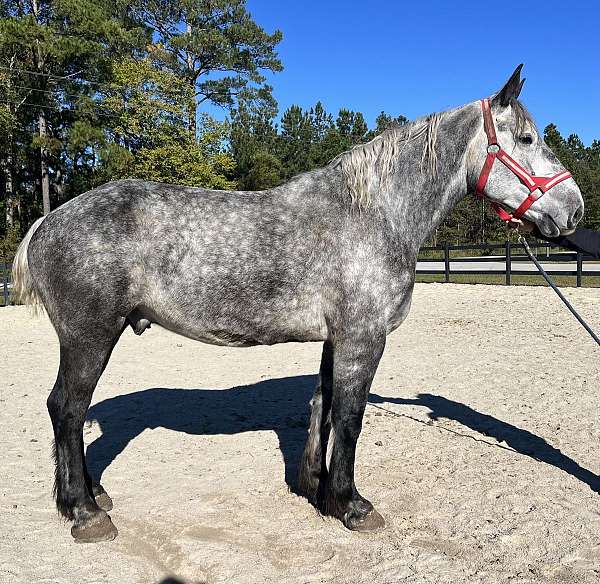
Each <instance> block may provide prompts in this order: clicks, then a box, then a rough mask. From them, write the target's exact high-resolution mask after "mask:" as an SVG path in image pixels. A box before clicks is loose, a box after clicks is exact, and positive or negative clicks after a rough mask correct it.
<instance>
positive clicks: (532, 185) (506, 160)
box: [475, 98, 571, 222]
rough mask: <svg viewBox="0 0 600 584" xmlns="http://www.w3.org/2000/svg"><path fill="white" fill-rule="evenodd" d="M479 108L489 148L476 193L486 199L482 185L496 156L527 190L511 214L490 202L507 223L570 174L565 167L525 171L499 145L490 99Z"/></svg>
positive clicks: (525, 210)
mask: <svg viewBox="0 0 600 584" xmlns="http://www.w3.org/2000/svg"><path fill="white" fill-rule="evenodd" d="M481 111H482V112H483V127H484V129H485V133H486V135H487V139H488V147H487V157H486V159H485V162H484V164H483V168H482V169H481V174H480V175H479V180H478V181H477V186H476V187H475V194H476V195H477V196H478V197H481V198H482V199H485V198H486V195H485V185H486V184H487V181H488V178H489V176H490V173H491V172H492V166H494V161H495V160H496V159H497V160H499V161H500V162H502V164H504V166H506V168H508V170H510V171H511V172H512V173H513V174H515V175H516V176H517V178H518V179H519V180H520V181H521V182H522V183H523V184H524V185H525V186H526V187H527V188H528V189H529V195H528V196H527V198H526V199H525V200H524V201H523V202H522V203H521V204H520V205H519V206H518V207H517V209H516V210H515V211H514V212H513V213H512V214H511V213H507V212H506V211H505V210H504V209H503V208H502V207H501V206H500V205H499V204H498V203H496V202H494V201H491V205H492V207H493V209H494V211H496V213H497V214H498V217H500V219H502V221H506V222H508V221H510V220H511V219H521V217H523V215H525V213H526V212H527V210H528V209H529V207H531V205H533V203H535V202H536V201H537V200H538V199H539V198H540V197H541V196H542V195H543V194H544V193H546V192H548V191H549V190H550V189H551V188H552V187H554V186H556V185H557V184H558V183H561V182H562V181H563V180H566V179H568V178H571V173H570V172H569V171H568V170H563V171H562V172H559V173H558V174H555V175H554V176H533V175H532V174H530V173H529V172H527V171H526V170H525V169H524V168H523V167H522V166H521V165H520V164H519V163H518V162H517V161H516V160H515V159H514V158H513V157H512V156H510V155H509V154H508V153H507V152H505V151H504V150H503V149H502V148H501V146H500V145H499V144H498V139H497V138H496V128H495V127H494V119H493V117H492V108H491V104H490V100H489V98H486V99H482V100H481ZM538 190H539V191H540V194H539V195H536V191H538Z"/></svg>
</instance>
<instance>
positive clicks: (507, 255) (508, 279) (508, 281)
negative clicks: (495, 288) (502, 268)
mask: <svg viewBox="0 0 600 584" xmlns="http://www.w3.org/2000/svg"><path fill="white" fill-rule="evenodd" d="M504 253H505V258H506V285H507V286H510V284H511V273H510V268H511V261H510V241H507V242H506V243H505V244H504Z"/></svg>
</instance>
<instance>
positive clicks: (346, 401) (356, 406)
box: [320, 328, 385, 531]
mask: <svg viewBox="0 0 600 584" xmlns="http://www.w3.org/2000/svg"><path fill="white" fill-rule="evenodd" d="M384 347H385V332H384V331H383V330H380V331H377V332H375V333H374V332H373V329H372V328H371V329H370V330H369V332H366V331H364V332H362V333H360V334H356V333H355V334H337V335H336V336H335V341H334V350H333V396H332V404H331V423H332V430H333V437H332V439H333V449H332V452H331V460H330V462H329V472H328V476H327V481H326V488H325V489H324V492H323V493H322V495H321V499H322V500H321V501H320V507H321V509H322V510H323V511H324V512H325V513H326V514H328V515H333V516H335V517H338V518H339V519H341V520H342V521H343V523H344V525H345V526H346V527H347V528H348V529H353V530H357V531H373V530H376V529H380V528H382V527H383V526H384V525H385V522H384V520H383V517H381V515H380V514H379V513H378V512H377V511H375V509H374V508H373V505H372V504H371V503H370V502H369V501H368V500H367V499H365V498H364V497H362V496H361V495H360V494H359V492H358V491H357V489H356V485H355V484H354V460H355V455H356V442H357V440H358V436H359V434H360V431H361V428H362V419H363V414H364V411H365V407H366V405H367V399H368V395H369V389H370V388H371V383H372V381H373V377H374V375H375V372H376V370H377V366H378V365H379V360H380V358H381V355H382V354H383V349H384Z"/></svg>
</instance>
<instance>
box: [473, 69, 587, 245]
mask: <svg viewBox="0 0 600 584" xmlns="http://www.w3.org/2000/svg"><path fill="white" fill-rule="evenodd" d="M521 67H522V66H521V65H519V67H517V69H516V70H515V72H514V73H513V74H512V76H511V78H510V79H509V80H508V81H507V83H506V85H505V86H504V87H503V88H502V89H501V90H500V91H499V92H498V93H497V94H496V95H495V96H494V97H493V98H492V99H491V100H482V102H481V112H482V119H483V120H484V124H483V126H482V129H481V130H480V131H479V132H478V135H477V137H476V139H475V140H473V142H472V143H471V148H472V150H471V153H470V157H469V158H470V160H471V162H472V165H470V169H469V170H470V172H469V174H470V176H471V180H472V183H473V184H476V187H475V190H476V192H477V194H479V195H481V196H485V197H486V198H488V199H490V200H491V201H492V203H495V204H496V207H498V206H502V207H504V208H506V209H509V211H510V212H511V213H512V216H513V217H514V218H517V219H520V218H521V217H523V218H525V219H527V220H529V221H531V222H533V223H535V224H536V225H537V226H538V228H539V230H540V231H541V232H542V233H543V234H544V235H546V236H549V237H554V236H558V235H560V234H568V233H571V232H572V231H573V230H574V228H575V226H576V225H577V223H578V222H579V220H580V219H581V217H582V216H583V199H582V197H581V191H580V190H579V187H578V186H577V184H576V183H575V181H574V180H573V178H572V177H571V175H570V174H569V173H568V171H566V169H565V168H564V167H563V166H562V165H561V163H560V162H559V160H558V159H557V158H556V156H555V155H554V153H553V152H552V151H551V150H550V148H549V147H548V146H547V145H546V143H545V142H544V139H543V137H542V136H541V135H540V133H539V132H538V130H537V128H536V126H535V124H534V122H533V120H532V119H531V117H530V115H529V114H528V112H527V110H525V108H524V107H523V106H522V105H521V103H520V102H519V101H518V100H517V98H518V97H519V93H520V92H521V88H522V87H523V82H524V81H525V80H524V79H523V80H521V78H520V75H521ZM500 213H502V211H500ZM504 215H505V217H507V215H506V214H504Z"/></svg>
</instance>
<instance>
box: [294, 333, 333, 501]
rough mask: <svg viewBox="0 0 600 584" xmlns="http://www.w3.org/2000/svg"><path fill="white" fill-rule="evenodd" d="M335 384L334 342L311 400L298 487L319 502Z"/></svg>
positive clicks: (328, 347) (325, 351) (325, 347)
mask: <svg viewBox="0 0 600 584" xmlns="http://www.w3.org/2000/svg"><path fill="white" fill-rule="evenodd" d="M332 384H333V347H332V344H331V341H325V343H324V344H323V354H322V356H321V368H320V370H319V381H318V383H317V387H316V389H315V394H314V396H313V398H312V400H311V402H310V405H311V416H310V425H309V429H308V439H307V440H306V446H305V447H304V453H303V454H302V459H301V461H300V472H299V475H298V489H299V491H300V492H301V493H302V494H304V495H306V497H307V498H308V499H309V501H311V502H313V503H316V501H317V492H318V491H319V487H321V488H322V487H323V486H324V484H325V480H326V477H327V464H326V455H327V443H328V441H329V431H330V429H331V419H330V409H331V392H332Z"/></svg>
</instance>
